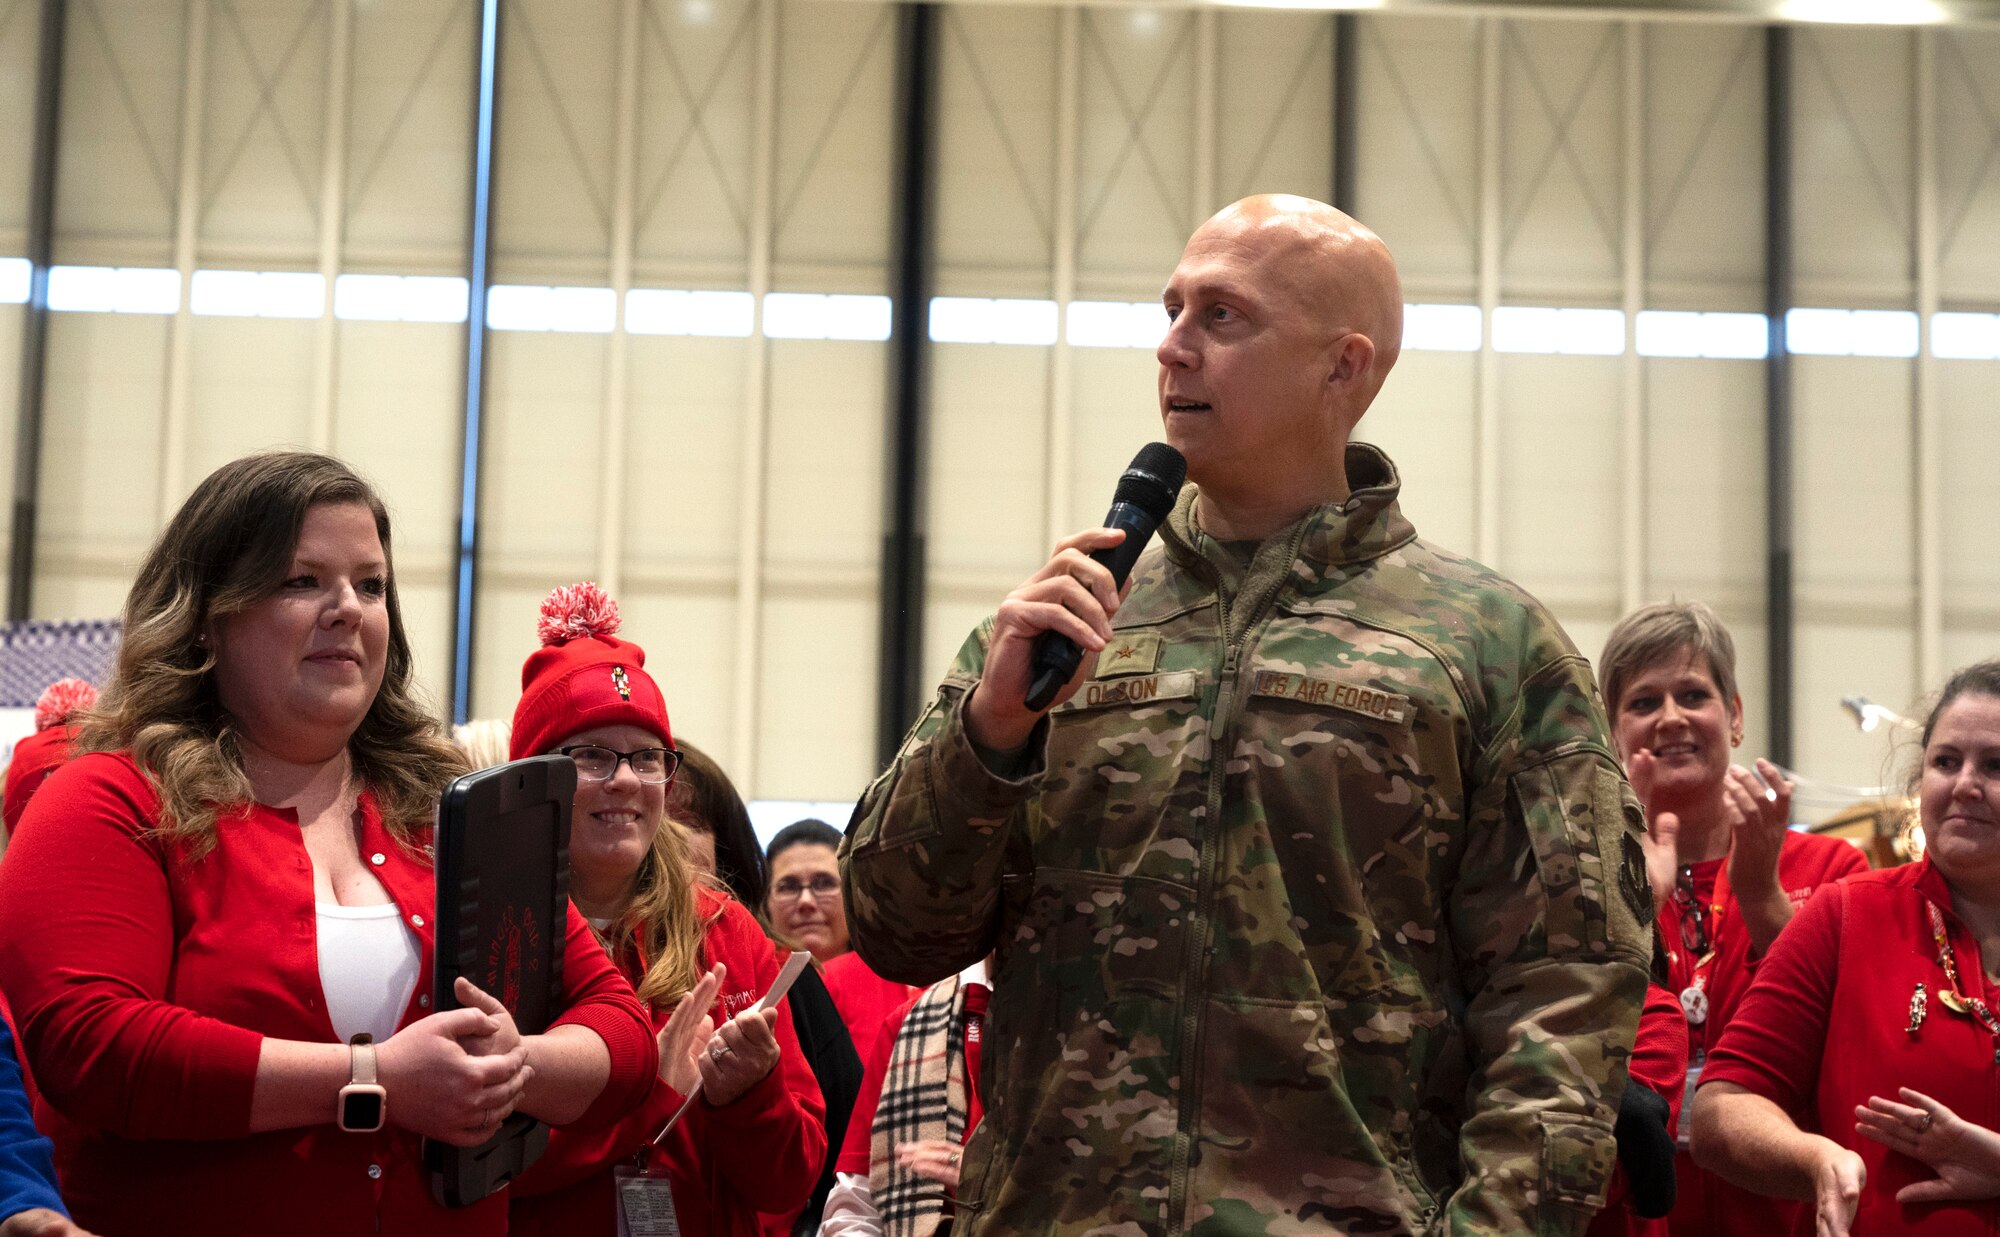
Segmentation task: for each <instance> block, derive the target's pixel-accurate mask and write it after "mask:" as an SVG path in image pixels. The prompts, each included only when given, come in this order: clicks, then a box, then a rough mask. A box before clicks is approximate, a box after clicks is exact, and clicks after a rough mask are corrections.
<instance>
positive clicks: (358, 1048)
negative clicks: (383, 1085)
mask: <svg viewBox="0 0 2000 1237" xmlns="http://www.w3.org/2000/svg"><path fill="white" fill-rule="evenodd" d="M347 1046H348V1048H349V1050H350V1051H351V1052H352V1053H353V1056H354V1061H353V1067H352V1068H353V1074H352V1075H351V1076H350V1077H349V1079H348V1081H349V1082H353V1083H357V1084H360V1085H362V1086H373V1085H375V1037H374V1036H372V1035H369V1034H367V1033H366V1032H363V1033H362V1034H360V1035H357V1036H355V1037H354V1038H353V1039H351V1040H348V1041H347Z"/></svg>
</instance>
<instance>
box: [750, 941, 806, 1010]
mask: <svg viewBox="0 0 2000 1237" xmlns="http://www.w3.org/2000/svg"><path fill="white" fill-rule="evenodd" d="M811 961H812V955H811V954H809V953H807V952H806V951H805V950H803V949H797V950H793V951H792V956H791V957H789V958H787V959H785V966H784V969H783V970H781V971H779V972H778V977H777V978H776V979H774V980H772V981H771V990H770V991H769V992H766V993H765V994H764V999H763V1000H761V1001H759V1002H757V1008H758V1009H759V1010H766V1009H770V1008H771V1007H772V1006H774V1005H776V1004H777V1003H778V1002H779V1001H782V1000H784V999H785V994H786V993H787V992H790V991H791V990H792V981H793V980H796V979H797V978H798V977H799V972H800V971H803V970H805V969H806V963H808V962H811Z"/></svg>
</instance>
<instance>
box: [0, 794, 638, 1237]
mask: <svg viewBox="0 0 2000 1237" xmlns="http://www.w3.org/2000/svg"><path fill="white" fill-rule="evenodd" d="M361 814H362V833H361V854H362V855H363V857H364V858H366V859H368V860H369V861H370V863H371V866H372V869H373V871H374V873H375V875H376V876H377V878H379V879H380V880H381V882H382V885H383V887H384V888H385V889H387V890H388V892H389V896H390V897H391V898H392V899H393V900H394V901H395V903H396V905H397V907H398V908H400V909H401V910H402V912H403V915H404V921H405V922H406V923H407V924H408V925H409V926H410V929H411V931H412V932H413V933H414V935H415V936H416V938H417V943H418V948H419V956H420V957H421V958H422V959H423V966H422V970H421V972H420V973H419V975H418V978H417V984H416V988H415V990H414V992H413V993H412V995H411V998H410V1005H409V1008H407V1009H406V1010H404V1012H403V1023H404V1024H405V1025H407V1024H408V1023H410V1022H413V1021H415V1020H417V1019H419V1018H422V1017H424V1016H425V1015H427V1014H429V1013H430V1012H431V1011H430V1009H429V1006H430V995H429V994H430V989H431V955H432V941H433V936H432V933H433V930H434V929H433V927H432V925H431V915H432V910H433V904H434V901H435V897H434V885H433V876H432V872H431V869H430V867H429V865H428V863H427V862H426V861H425V860H423V859H421V858H419V857H416V856H413V855H411V854H409V853H407V852H405V851H404V850H402V849H401V848H400V847H398V845H397V844H396V843H395V841H394V840H393V839H392V838H391V837H390V836H389V834H388V832H387V830H385V829H384V828H383V825H382V820H381V816H380V814H379V813H378V812H377V810H376V807H375V803H374V800H373V799H372V797H370V796H368V795H365V794H364V795H363V796H362V797H361ZM158 816H159V802H158V799H157V798H156V796H155V795H154V794H153V792H152V790H151V789H150V788H149V787H148V786H147V784H146V782H145V779H144V778H143V777H142V776H141V775H140V773H139V771H138V769H137V767H136V766H135V765H134V764H133V762H132V760H131V758H130V757H129V756H126V755H123V754H119V755H108V754H100V755H90V756H83V757H79V758H78V759H76V760H74V761H72V762H70V763H69V764H67V765H65V766H64V767H63V768H61V769H59V770H58V771H57V772H56V773H55V775H54V776H53V777H51V778H50V779H49V781H48V783H47V784H46V785H44V786H43V787H42V789H41V792H40V793H39V794H37V795H36V796H35V798H34V801H33V802H32V803H31V804H30V805H29V808H28V813H27V815H26V817H25V818H24V819H23V821H22V822H21V828H20V831H19V833H18V835H17V836H16V837H15V839H14V841H13V843H12V844H11V845H10V846H9V847H8V848H7V857H6V861H5V862H4V863H0V989H4V990H5V992H6V993H7V997H8V1001H9V1002H10V1004H11V1005H12V1007H13V1011H14V1015H15V1019H16V1024H17V1026H18V1028H19V1030H20V1034H21V1043H22V1046H23V1054H24V1056H25V1057H26V1058H27V1059H28V1060H29V1061H31V1062H32V1063H33V1067H34V1072H35V1081H36V1083H37V1084H39V1087H40V1091H41V1101H42V1102H41V1104H40V1105H39V1111H38V1113H37V1116H38V1119H39V1120H40V1122H41V1123H42V1125H43V1127H44V1128H45V1129H46V1130H47V1131H48V1132H49V1133H50V1135H51V1136H52V1137H53V1138H54V1139H55V1145H56V1165H57V1171H58V1172H59V1173H60V1174H61V1178H62V1182H63V1194H64V1196H65V1198H66V1199H67V1200H68V1202H69V1204H70V1207H71V1210H72V1212H73V1213H74V1214H75V1217H76V1220H77V1223H78V1224H79V1225H81V1226H83V1227H84V1228H87V1229H90V1230H91V1231H92V1232H95V1233H99V1234H103V1235H104V1237H122V1235H124V1234H137V1233H144V1234H147V1235H148V1237H153V1235H156V1234H182V1233H185V1234H189V1235H191V1237H192V1235H193V1234H216V1233H245V1234H250V1233H256V1234H263V1233H269V1232H273V1231H280V1232H283V1233H285V1234H286V1237H317V1235H318V1234H326V1235H327V1237H334V1235H336V1234H340V1235H346V1234H352V1233H372V1234H380V1235H382V1237H401V1235H404V1234H407V1235H409V1237H429V1235H431V1234H443V1235H449V1237H457V1235H460V1234H465V1235H471V1234H498V1233H503V1232H505V1231H506V1226H507V1213H506V1203H505V1201H504V1198H505V1196H504V1195H501V1196H496V1197H493V1198H489V1199H486V1200H484V1201H483V1202H481V1203H479V1204H477V1205H475V1206H472V1207H468V1208H464V1209H462V1210H447V1209H446V1208H443V1207H440V1206H438V1205H437V1204H436V1203H435V1202H433V1201H432V1200H431V1189H430V1181H429V1174H428V1173H427V1172H426V1171H425V1169H424V1166H423V1159H422V1155H421V1150H420V1148H421V1141H422V1140H421V1139H419V1138H418V1137H417V1136H416V1135H415V1134H412V1133H410V1132H408V1131H406V1130H403V1129H401V1128H399V1127H396V1126H393V1125H391V1126H389V1127H386V1128H384V1129H383V1130H381V1131H380V1132H378V1133H375V1134H348V1133H343V1132H342V1131H340V1130H339V1129H337V1128H336V1127H335V1126H334V1124H333V1116H334V1111H333V1110H334V1097H333V1096H332V1095H331V1094H329V1095H328V1096H327V1112H326V1121H325V1123H323V1124H319V1125H312V1126H305V1127H302V1128H298V1129H288V1130H275V1131H270V1132H266V1133H257V1134H253V1133H251V1132H250V1101H251V1094H252V1091H253V1090H254V1087H255V1083H256V1077H257V1057H258V1053H259V1050H260V1047H261V1045H262V1043H263V1040H264V1037H265V1036H272V1037H276V1038H282V1039H291V1040H305V1041H318V1042H335V1036H334V1032H333V1026H332V1024H331V1023H330V1022H329V1021H328V1019H327V1014H326V1009H325V1001H324V999H323V997H322V994H321V990H320V981H319V953H318V937H317V927H316V921H315V911H314V896H313V869H312V861H311V860H310V859H309V858H308V857H307V854H306V849H305V843H304V840H303V837H302V835H301V834H300V832H299V826H298V820H297V817H296V816H295V815H293V814H292V813H290V812H288V811H279V810H277V809H274V808H268V807H263V806H261V805H252V806H250V807H248V808H246V809H244V810H243V811H242V812H240V813H239V814H237V815H235V816H232V817H229V818H226V819H224V820H221V821H219V822H218V828H217V831H216V845H215V848H214V849H213V850H212V851H210V852H209V853H208V855H207V856H205V857H204V858H202V859H199V860H195V859H191V858H190V857H189V856H188V854H187V853H186V852H185V851H184V850H181V849H179V848H177V847H175V846H173V845H172V844H171V843H169V842H167V841H165V840H163V839H161V838H160V837H158V836H157V835H153V834H151V833H150V830H151V829H152V828H153V826H154V822H155V821H156V820H157V819H158ZM563 977H564V985H565V989H566V992H567V997H568V1006H569V1007H568V1009H567V1011H566V1012H565V1013H564V1014H563V1016H562V1017H561V1018H560V1019H558V1022H559V1023H568V1024H575V1025H580V1026H586V1027H589V1028H590V1029H591V1030H593V1031H595V1032H597V1034H598V1035H600V1036H602V1037H603V1039H604V1042H605V1044H606V1045H607V1046H608V1047H609V1048H610V1051H611V1078H610V1081H609V1082H608V1083H607V1084H606V1086H605V1088H604V1090H603V1092H602V1093H601V1094H600V1095H599V1096H598V1098H597V1101H596V1103H595V1104H594V1105H593V1106H592V1108H591V1112H590V1114H588V1115H589V1116H590V1117H593V1118H595V1119H597V1120H600V1121H601V1120H606V1119H608V1118H610V1117H611V1116H613V1115H615V1114H616V1113H619V1112H622V1111H624V1110H626V1109H629V1108H630V1107H631V1106H632V1105H633V1104H634V1103H636V1102H637V1101H638V1099H639V1098H640V1096H641V1095H643V1094H644V1089H645V1086H646V1084H647V1081H648V1079H650V1078H651V1077H652V1076H653V1074H654V1072H655V1070H656V1068H657V1066H656V1061H655V1055H656V1049H655V1048H654V1046H653V1041H652V1037H651V1036H650V1035H649V1034H648V1030H647V1026H646V1020H645V1016H644V1014H643V1013H642V1012H641V1011H640V1009H639V1005H638V1002H637V1000H636V999H635V998H634V997H633V995H632V990H631V987H630V985H628V984H627V983H626V982H625V981H624V980H623V979H622V978H621V977H620V976H619V975H618V973H617V972H616V970H614V969H613V968H612V967H611V966H610V965H608V964H607V963H606V961H605V959H604V951H603V950H601V949H599V948H598V947H597V943H596V941H595V940H594V939H593V938H592V936H591V934H590V929H589V927H588V926H587V925H586V924H584V923H583V921H582V920H581V919H579V918H578V917H577V916H576V915H575V914H574V913H572V914H571V916H570V922H569V934H568V939H567V942H566V947H565V955H564V971H563ZM395 1112H396V1104H395V1097H394V1096H393V1095H391V1096H390V1097H389V1115H390V1117H391V1118H392V1119H393V1118H394V1116H395Z"/></svg>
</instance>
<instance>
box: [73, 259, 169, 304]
mask: <svg viewBox="0 0 2000 1237" xmlns="http://www.w3.org/2000/svg"><path fill="white" fill-rule="evenodd" d="M180 307H181V273H180V272H179V271H172V270H159V269H156V268H153V267H144V266H52V267H50V268H49V308H50V309H59V310H63V311H65V312H69V313H100V314H171V313H178V312H180Z"/></svg>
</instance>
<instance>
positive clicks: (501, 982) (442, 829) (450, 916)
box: [424, 756, 576, 1207]
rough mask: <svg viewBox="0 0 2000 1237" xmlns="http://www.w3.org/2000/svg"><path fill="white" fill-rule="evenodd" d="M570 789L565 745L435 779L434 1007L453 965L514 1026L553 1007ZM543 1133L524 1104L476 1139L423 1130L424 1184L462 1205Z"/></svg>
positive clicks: (546, 1016)
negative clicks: (556, 751) (438, 789)
mask: <svg viewBox="0 0 2000 1237" xmlns="http://www.w3.org/2000/svg"><path fill="white" fill-rule="evenodd" d="M575 797H576V765H575V764H573V763H571V761H570V759H569V757H567V756H533V757H530V758H528V759H526V760H516V761H513V762H511V763H509V764H504V765H500V766H498V767H496V768H492V769H482V770H480V771H479V772H477V773H468V774H466V775H465V776H464V777H461V778H459V779H457V780H456V781H454V782H453V783H452V784H451V785H450V786H449V787H447V788H446V789H445V792H444V798H443V800H442V801H441V802H440V803H439V805H438V828H437V836H436V843H437V921H436V922H437V958H436V959H435V961H434V963H433V966H432V987H431V1003H432V1008H434V1009H437V1010H440V1011H442V1010H447V1009H456V1008H458V1004H459V1003H458V998H457V996H455V995H454V994H453V992H452V982H453V981H454V980H455V979H457V977H458V976H460V975H463V976H465V977H466V978H468V979H470V980H471V981H472V982H473V983H474V984H477V985H478V986H479V987H480V988H481V989H482V990H483V991H485V992H486V993H488V994H489V995H491V996H493V997H494V998H496V999H497V1000H499V1001H500V1003H501V1004H503V1005H505V1006H506V1007H507V1009H508V1010H509V1012H511V1013H512V1014H513V1015H514V1025H515V1026H516V1027H517V1028H519V1030H520V1032H521V1034H523V1035H537V1034H540V1033H541V1032H543V1031H546V1030H547V1029H548V1026H549V1023H550V1021H551V1020H552V1019H554V1018H555V1016H556V1014H557V1013H558V1012H559V1011H560V1010H561V1008H562V991H563V976H562V968H563V944H564V941H565V939H566V937H567V929H568V924H569V823H570V804H571V802H572V800H574V799H575ZM548 1141H549V1131H548V1127H547V1126H544V1125H543V1124H542V1123H541V1122H539V1121H536V1120H535V1119H534V1118H532V1117H529V1116H527V1115H525V1114H522V1113H515V1114H514V1115H513V1116H510V1117H508V1118H507V1120H506V1121H505V1122H504V1123H503V1124H502V1125H501V1127H500V1131H499V1132H498V1133H497V1134H495V1135H494V1136H493V1137H492V1138H490V1139H488V1140H487V1141H486V1142H484V1143H482V1144H480V1145H479V1146H477V1147H454V1146H451V1145H450V1144H448V1143H443V1142H439V1141H438V1140H436V1139H430V1140H427V1141H426V1143H425V1152H424V1157H425V1162H426V1164H427V1165H428V1166H429V1168H430V1170H431V1188H432V1191H433V1193H434V1194H435V1195H436V1196H437V1199H438V1201H439V1202H440V1203H442V1204H443V1205H445V1206H447V1207H467V1206H470V1205H472V1204H473V1203H476V1202H478V1201H479V1200H480V1199H482V1198H485V1197H486V1196H487V1195H489V1194H491V1193H493V1191H495V1190H497V1189H499V1188H500V1187H501V1186H503V1185H505V1184H507V1182H509V1181H511V1180H512V1179H513V1178H514V1177H515V1176H516V1175H518V1174H519V1173H521V1172H523V1171H524V1170H526V1169H527V1167H528V1166H529V1165H530V1164H533V1163H534V1162H535V1161H536V1160H537V1159H539V1158H541V1154H542V1150H543V1149H544V1148H545V1147H547V1146H548Z"/></svg>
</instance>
